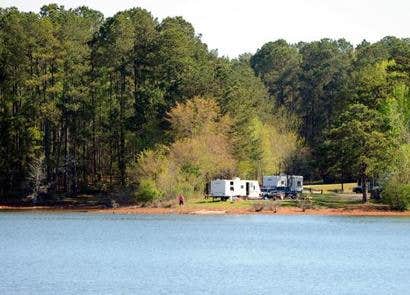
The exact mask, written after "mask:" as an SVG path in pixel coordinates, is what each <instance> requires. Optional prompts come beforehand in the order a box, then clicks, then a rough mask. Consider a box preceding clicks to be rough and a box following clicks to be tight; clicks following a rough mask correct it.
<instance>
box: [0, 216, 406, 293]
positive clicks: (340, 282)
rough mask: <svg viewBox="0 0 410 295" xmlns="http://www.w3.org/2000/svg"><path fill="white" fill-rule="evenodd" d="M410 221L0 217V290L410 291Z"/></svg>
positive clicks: (71, 291) (319, 218)
mask: <svg viewBox="0 0 410 295" xmlns="http://www.w3.org/2000/svg"><path fill="white" fill-rule="evenodd" d="M409 290H410V218H371V217H364V218H360V217H325V216H202V217H201V216H177V215H176V216H173V215H166V216H138V215H94V214H86V213H84V214H72V213H66V214H61V213H51V214H48V213H33V214H32V213H0V294H409Z"/></svg>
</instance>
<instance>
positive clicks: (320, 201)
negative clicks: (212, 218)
mask: <svg viewBox="0 0 410 295" xmlns="http://www.w3.org/2000/svg"><path fill="white" fill-rule="evenodd" d="M310 196H311V201H312V203H311V204H312V206H313V208H332V209H337V208H339V209H343V208H345V209H354V208H360V207H361V206H362V202H361V195H360V194H336V193H324V194H311V195H310ZM261 202H266V203H267V204H269V203H272V200H237V201H234V202H232V203H231V202H230V201H225V202H223V201H219V200H218V199H216V200H215V201H212V199H203V198H200V197H196V198H187V200H186V204H185V207H186V208H188V209H192V210H201V209H205V210H232V209H245V210H247V209H252V207H253V206H254V205H255V204H257V203H261ZM276 202H277V203H278V204H279V205H280V207H297V206H298V205H299V201H298V200H291V199H285V200H283V201H281V200H277V201H276ZM368 205H370V206H372V205H373V204H371V203H370V204H368Z"/></svg>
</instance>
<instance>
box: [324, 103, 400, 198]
mask: <svg viewBox="0 0 410 295" xmlns="http://www.w3.org/2000/svg"><path fill="white" fill-rule="evenodd" d="M388 128H389V126H388V125H387V124H386V122H385V120H384V118H383V116H382V114H381V113H380V112H378V111H376V110H372V109H369V108H368V107H366V106H365V105H362V104H352V105H350V106H349V107H348V108H347V110H346V111H345V112H343V113H341V114H340V115H339V117H338V119H337V121H336V122H335V124H334V125H333V128H332V129H330V130H329V133H328V135H327V139H326V141H325V142H324V145H323V149H324V153H325V155H326V159H327V160H328V161H330V163H333V166H331V169H334V170H340V171H343V172H347V171H350V172H351V173H352V174H353V175H354V176H356V177H357V178H358V179H361V180H362V182H366V181H367V180H368V179H369V178H370V177H377V176H380V174H381V172H382V171H385V170H386V169H387V168H388V167H389V165H390V163H391V159H392V152H393V148H394V146H393V142H392V141H391V139H390V138H389V135H388V133H387V131H388ZM366 197H367V196H366V195H365V193H364V195H363V201H366Z"/></svg>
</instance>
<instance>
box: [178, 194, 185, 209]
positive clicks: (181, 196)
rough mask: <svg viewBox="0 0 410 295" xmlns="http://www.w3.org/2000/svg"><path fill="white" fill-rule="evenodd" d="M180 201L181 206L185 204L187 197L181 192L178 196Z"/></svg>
mask: <svg viewBox="0 0 410 295" xmlns="http://www.w3.org/2000/svg"><path fill="white" fill-rule="evenodd" d="M178 203H179V207H182V206H184V203H185V198H184V196H183V195H182V194H179V196H178Z"/></svg>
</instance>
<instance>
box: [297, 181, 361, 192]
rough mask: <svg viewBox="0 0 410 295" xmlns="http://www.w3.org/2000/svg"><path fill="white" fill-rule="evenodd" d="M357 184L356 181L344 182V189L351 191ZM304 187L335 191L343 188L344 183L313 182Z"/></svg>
mask: <svg viewBox="0 0 410 295" xmlns="http://www.w3.org/2000/svg"><path fill="white" fill-rule="evenodd" d="M356 185H357V184H356V183H355V182H351V183H344V184H343V187H344V191H345V192H349V193H351V192H352V191H353V187H355V186H356ZM303 188H304V189H309V188H311V189H313V190H314V191H320V190H323V192H324V193H326V192H334V191H335V190H341V189H342V185H341V184H340V183H335V184H313V185H304V186H303Z"/></svg>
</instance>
